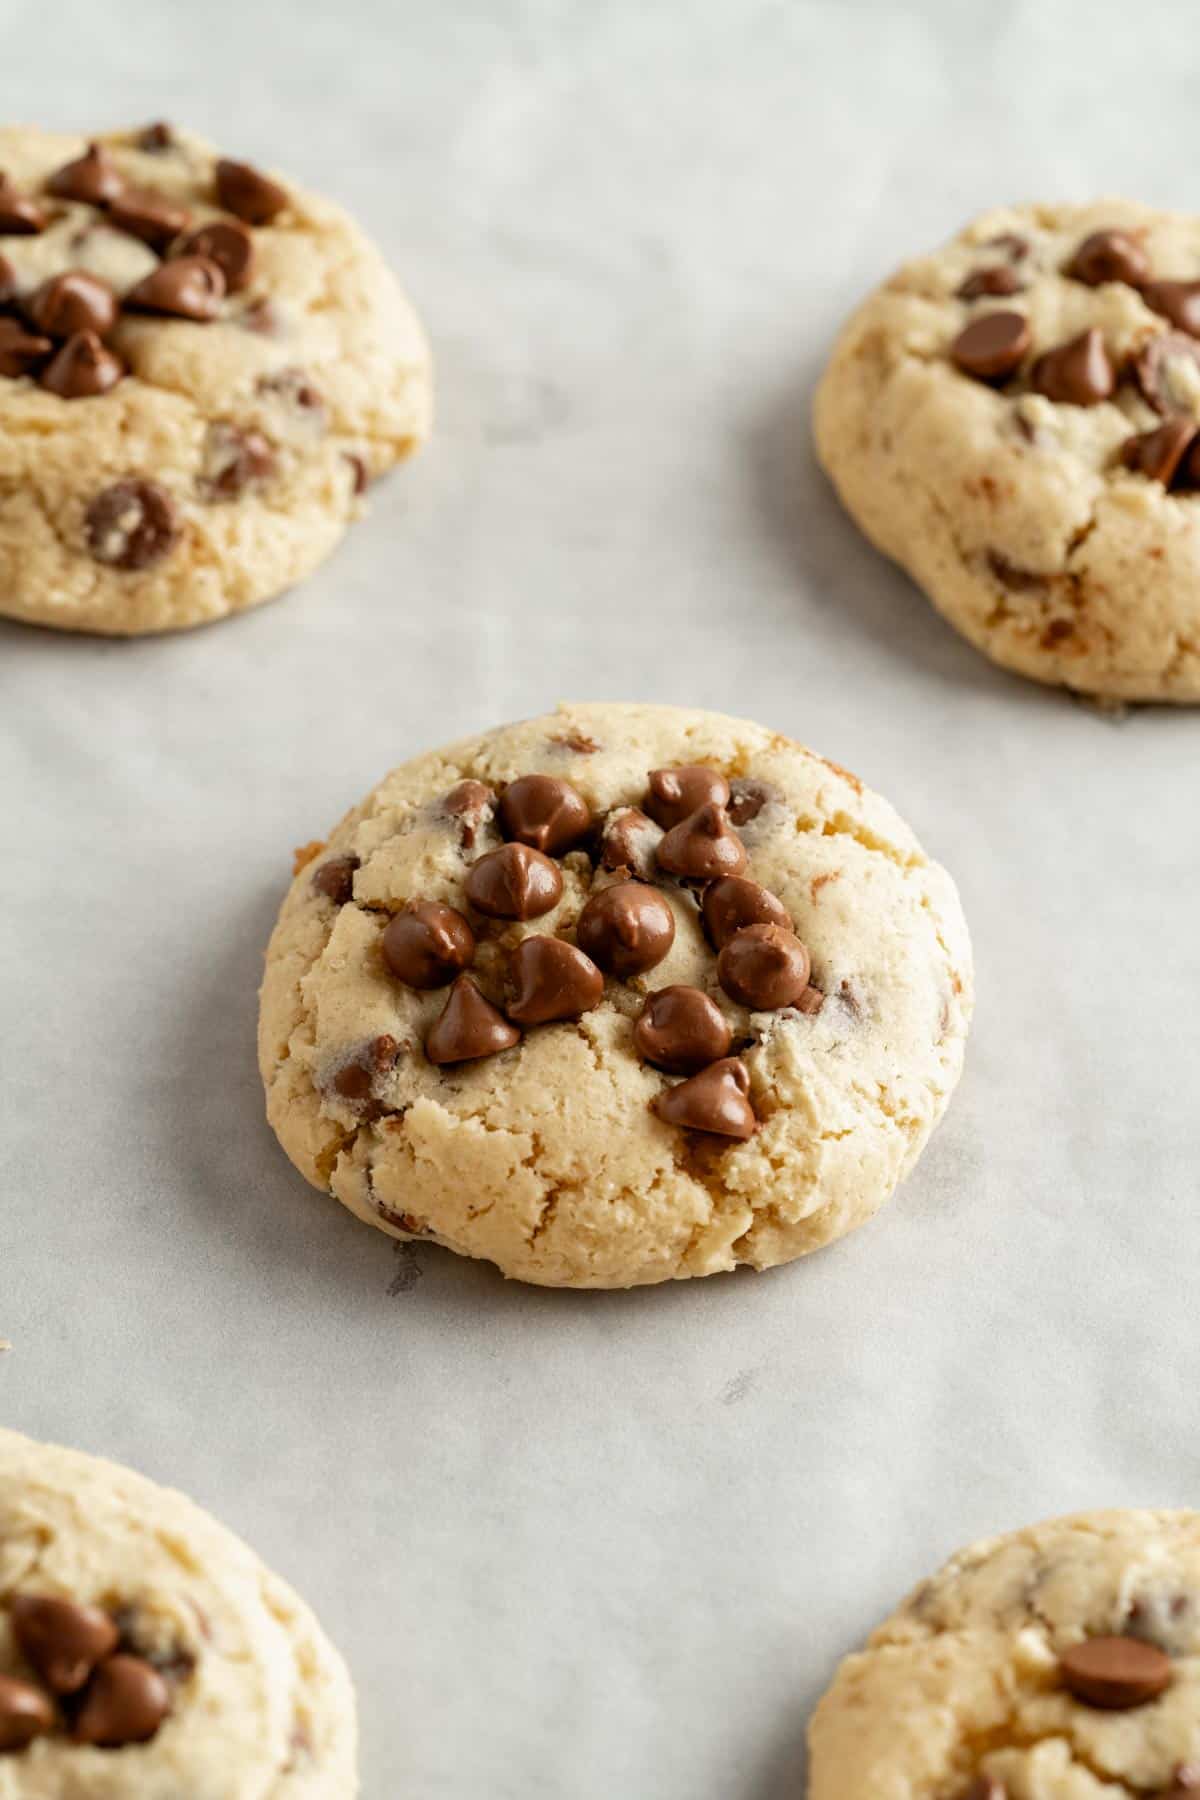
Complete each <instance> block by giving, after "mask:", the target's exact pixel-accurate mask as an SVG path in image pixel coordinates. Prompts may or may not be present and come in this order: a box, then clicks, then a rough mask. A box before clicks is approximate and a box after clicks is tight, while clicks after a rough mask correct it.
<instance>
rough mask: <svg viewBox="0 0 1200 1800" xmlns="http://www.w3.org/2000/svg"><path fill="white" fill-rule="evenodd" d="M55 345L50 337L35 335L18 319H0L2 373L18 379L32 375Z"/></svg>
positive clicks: (0, 363)
mask: <svg viewBox="0 0 1200 1800" xmlns="http://www.w3.org/2000/svg"><path fill="white" fill-rule="evenodd" d="M53 349H54V345H53V344H52V343H51V342H50V339H49V338H45V337H35V336H34V334H33V332H31V331H26V329H25V327H24V325H22V324H21V323H20V321H19V320H17V319H0V375H7V376H9V377H10V378H11V379H12V380H14V381H15V380H16V379H17V377H18V376H20V375H32V374H33V371H34V370H35V369H36V368H37V366H38V364H39V363H40V362H42V361H44V360H45V358H46V357H47V356H49V355H50V352H51V351H52V350H53Z"/></svg>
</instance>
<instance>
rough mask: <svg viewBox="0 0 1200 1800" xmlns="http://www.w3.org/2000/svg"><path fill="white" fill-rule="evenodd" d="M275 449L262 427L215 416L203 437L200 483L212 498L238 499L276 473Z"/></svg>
mask: <svg viewBox="0 0 1200 1800" xmlns="http://www.w3.org/2000/svg"><path fill="white" fill-rule="evenodd" d="M275 467H276V464H275V452H274V450H272V448H271V446H270V444H269V443H268V441H267V439H266V438H265V437H264V436H263V434H262V432H261V431H255V430H254V428H253V427H252V426H247V425H235V424H234V423H233V422H232V420H229V419H216V420H214V421H213V423H212V424H211V425H210V426H209V428H208V431H207V433H206V435H205V439H204V462H203V470H204V473H203V477H202V483H201V485H202V486H203V488H204V492H205V495H206V497H207V498H208V499H210V500H236V499H237V497H238V495H239V494H244V493H245V492H246V490H247V489H248V488H252V487H262V486H263V484H264V483H265V482H268V481H270V479H271V477H272V476H273V475H274V474H275Z"/></svg>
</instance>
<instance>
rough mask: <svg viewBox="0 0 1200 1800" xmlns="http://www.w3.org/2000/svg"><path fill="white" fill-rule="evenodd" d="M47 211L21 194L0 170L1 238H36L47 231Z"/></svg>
mask: <svg viewBox="0 0 1200 1800" xmlns="http://www.w3.org/2000/svg"><path fill="white" fill-rule="evenodd" d="M47 223H48V220H47V218H46V214H45V211H44V210H43V208H42V207H40V206H39V205H38V203H37V201H36V200H31V199H30V198H29V196H28V195H27V194H19V193H18V192H17V190H16V188H15V187H13V185H12V183H11V182H10V181H9V179H8V176H7V175H6V174H5V173H4V172H3V170H0V237H36V236H37V234H38V232H39V231H45V229H46V225H47Z"/></svg>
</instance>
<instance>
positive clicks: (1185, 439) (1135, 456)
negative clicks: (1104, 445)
mask: <svg viewBox="0 0 1200 1800" xmlns="http://www.w3.org/2000/svg"><path fill="white" fill-rule="evenodd" d="M1196 430H1197V428H1196V426H1195V425H1193V424H1192V422H1191V421H1190V420H1189V419H1185V418H1182V417H1177V418H1171V419H1167V420H1166V422H1165V423H1164V424H1162V425H1158V426H1156V427H1155V428H1154V430H1153V431H1140V432H1138V434H1137V436H1136V437H1131V438H1127V439H1126V441H1125V443H1124V445H1123V446H1122V449H1121V461H1122V462H1123V463H1124V465H1125V467H1126V468H1127V469H1132V470H1133V471H1134V473H1135V474H1138V475H1145V476H1146V477H1147V478H1148V479H1149V480H1150V481H1161V482H1162V485H1163V486H1164V487H1165V488H1169V487H1171V486H1172V484H1173V483H1174V481H1175V478H1176V475H1177V474H1178V472H1179V468H1180V464H1181V463H1182V462H1183V460H1184V458H1185V457H1186V455H1187V453H1188V451H1189V450H1190V449H1191V447H1192V445H1193V444H1194V443H1195V441H1196Z"/></svg>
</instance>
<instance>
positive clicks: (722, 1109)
mask: <svg viewBox="0 0 1200 1800" xmlns="http://www.w3.org/2000/svg"><path fill="white" fill-rule="evenodd" d="M749 1094H750V1071H749V1070H748V1069H747V1067H746V1065H745V1063H744V1062H742V1060H741V1059H740V1057H736V1056H730V1057H726V1058H725V1059H724V1061H722V1062H715V1063H710V1064H709V1066H708V1068H707V1069H701V1071H700V1073H699V1074H698V1075H693V1076H691V1078H690V1079H689V1080H687V1081H681V1082H680V1083H679V1086H678V1087H673V1088H668V1089H667V1090H666V1092H665V1093H663V1094H659V1096H658V1098H657V1099H656V1100H654V1101H653V1102H652V1105H653V1108H654V1111H655V1112H656V1113H657V1114H658V1116H659V1118H660V1119H662V1120H664V1121H665V1122H666V1123H667V1124H668V1125H679V1126H682V1127H683V1129H684V1130H686V1131H707V1132H711V1133H713V1134H714V1135H716V1136H717V1137H728V1138H748V1137H753V1135H754V1133H755V1131H756V1130H757V1129H758V1120H757V1119H756V1118H755V1116H754V1108H753V1107H752V1106H751V1104H750V1099H749Z"/></svg>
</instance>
